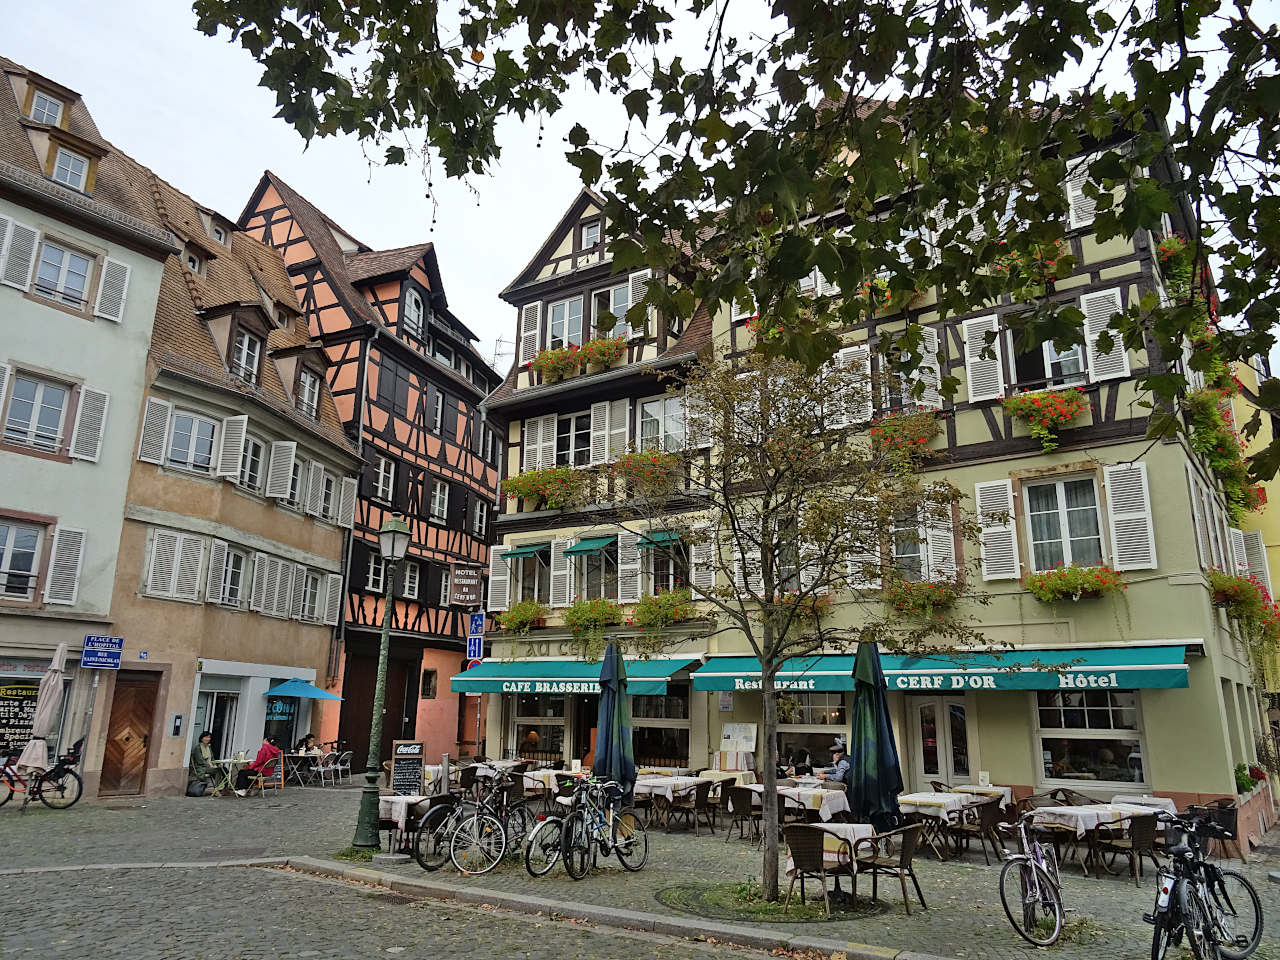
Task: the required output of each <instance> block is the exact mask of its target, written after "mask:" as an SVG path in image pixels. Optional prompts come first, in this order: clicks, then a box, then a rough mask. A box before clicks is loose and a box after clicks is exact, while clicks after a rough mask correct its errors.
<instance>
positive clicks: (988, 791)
mask: <svg viewBox="0 0 1280 960" xmlns="http://www.w3.org/2000/svg"><path fill="white" fill-rule="evenodd" d="M951 790H952V792H954V793H967V794H970V795H972V796H976V797H985V798H987V799H990V798H991V797H999V798H1000V806H1002V807H1008V806H1011V805H1012V804H1013V789H1012V788H1011V787H1000V786H996V785H995V784H992V785H991V786H989V787H980V786H978V785H977V784H976V783H973V784H969V783H962V784H960V785H959V786H955V787H952V788H951Z"/></svg>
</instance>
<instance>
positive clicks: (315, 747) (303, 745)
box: [293, 733, 324, 756]
mask: <svg viewBox="0 0 1280 960" xmlns="http://www.w3.org/2000/svg"><path fill="white" fill-rule="evenodd" d="M293 751H294V753H309V754H312V755H313V756H319V755H320V754H321V753H323V752H324V751H323V750H321V749H320V744H318V743H316V735H315V734H314V733H308V734H307V735H306V736H305V737H303V738H302V739H301V740H299V741H298V745H297V746H295V747H294V748H293Z"/></svg>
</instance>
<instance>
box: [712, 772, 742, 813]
mask: <svg viewBox="0 0 1280 960" xmlns="http://www.w3.org/2000/svg"><path fill="white" fill-rule="evenodd" d="M737 782H738V778H737V777H720V778H719V779H718V780H716V781H715V783H713V784H712V785H711V793H710V794H709V795H708V796H707V804H708V805H709V806H710V807H711V822H712V823H714V822H715V821H716V820H718V819H719V817H720V814H722V813H724V811H725V804H726V803H728V801H729V795H728V791H729V788H730V787H732V786H734V785H735V784H736V783H737Z"/></svg>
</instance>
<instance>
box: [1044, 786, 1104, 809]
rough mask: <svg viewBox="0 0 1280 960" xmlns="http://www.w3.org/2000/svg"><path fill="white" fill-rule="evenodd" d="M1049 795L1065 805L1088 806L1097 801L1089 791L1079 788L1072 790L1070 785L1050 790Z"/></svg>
mask: <svg viewBox="0 0 1280 960" xmlns="http://www.w3.org/2000/svg"><path fill="white" fill-rule="evenodd" d="M1049 796H1051V797H1053V799H1054V800H1057V801H1058V803H1060V804H1062V805H1063V806H1064V807H1087V806H1089V805H1090V804H1094V803H1097V802H1098V801H1097V800H1095V799H1094V798H1093V797H1091V796H1089V795H1088V794H1087V793H1081V792H1080V791H1079V790H1072V789H1071V788H1070V787H1058V788H1056V789H1054V790H1050V791H1049Z"/></svg>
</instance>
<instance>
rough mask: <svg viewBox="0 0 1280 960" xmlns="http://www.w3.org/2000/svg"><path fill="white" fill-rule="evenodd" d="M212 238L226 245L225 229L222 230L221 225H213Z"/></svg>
mask: <svg viewBox="0 0 1280 960" xmlns="http://www.w3.org/2000/svg"><path fill="white" fill-rule="evenodd" d="M213 239H215V240H217V241H218V242H219V243H220V244H222V245H223V246H226V244H227V231H225V230H223V229H222V228H221V227H214V228H213Z"/></svg>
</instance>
